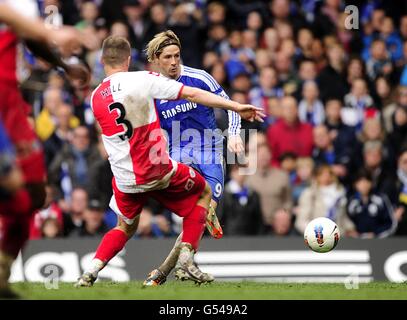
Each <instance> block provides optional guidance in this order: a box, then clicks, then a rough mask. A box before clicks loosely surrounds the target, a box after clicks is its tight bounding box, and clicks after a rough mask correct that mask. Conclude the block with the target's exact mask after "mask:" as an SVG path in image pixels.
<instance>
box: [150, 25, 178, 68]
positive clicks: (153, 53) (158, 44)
mask: <svg viewBox="0 0 407 320" xmlns="http://www.w3.org/2000/svg"><path fill="white" fill-rule="evenodd" d="M170 45H176V46H178V48H180V50H181V42H180V41H179V39H178V37H177V35H176V34H175V33H174V32H173V31H171V30H167V31H163V32H160V33H157V34H156V35H155V36H154V38H153V39H152V40H151V41H150V42H149V43H148V44H147V47H146V49H145V53H146V56H147V59H148V61H149V62H152V61H153V60H154V59H155V58H156V57H159V56H160V54H161V53H162V52H163V50H164V48H165V47H168V46H170Z"/></svg>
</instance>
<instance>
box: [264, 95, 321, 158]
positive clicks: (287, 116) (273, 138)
mask: <svg viewBox="0 0 407 320" xmlns="http://www.w3.org/2000/svg"><path fill="white" fill-rule="evenodd" d="M281 104H282V109H283V112H282V119H280V120H278V121H277V122H276V123H275V124H273V125H272V126H270V127H269V128H268V130H267V138H268V142H269V145H270V148H271V152H272V155H273V156H272V160H271V163H272V165H274V166H278V165H279V163H280V160H279V159H280V156H281V155H282V154H283V153H285V152H293V153H295V154H296V155H297V156H298V157H309V156H311V154H312V147H313V138H312V126H311V125H310V124H308V123H301V122H300V121H299V120H298V108H297V102H296V100H295V99H294V98H293V97H284V98H283V99H282V100H281Z"/></svg>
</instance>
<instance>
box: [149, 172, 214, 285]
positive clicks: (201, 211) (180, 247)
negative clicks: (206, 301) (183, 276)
mask: <svg viewBox="0 0 407 320" xmlns="http://www.w3.org/2000/svg"><path fill="white" fill-rule="evenodd" d="M155 198H156V199H157V200H158V201H160V202H161V203H163V204H164V205H166V206H167V208H168V209H170V210H172V211H173V212H175V213H176V214H178V215H180V216H181V217H183V218H184V220H183V232H182V233H181V235H180V236H179V237H178V239H177V242H176V245H175V246H174V248H173V250H172V251H171V254H170V255H169V257H167V259H166V260H165V261H164V263H163V264H162V265H161V266H160V267H159V268H158V269H155V270H153V271H152V272H151V273H150V274H149V276H148V278H147V280H146V281H145V282H144V285H147V286H148V285H152V286H153V285H158V284H162V283H163V282H164V281H165V278H166V276H167V275H168V274H169V272H170V271H171V270H172V269H173V268H174V266H175V264H176V263H177V261H178V260H179V261H180V267H181V268H182V269H183V270H185V272H187V273H188V274H189V275H190V276H191V278H193V279H194V281H196V282H200V283H202V282H210V281H213V277H212V276H210V275H208V274H205V273H203V272H202V271H201V270H200V269H199V268H198V267H197V266H196V264H195V263H194V261H193V256H194V253H195V252H196V250H197V249H198V247H199V242H200V240H201V238H202V234H203V232H204V230H205V218H206V214H207V210H208V208H209V204H210V199H211V189H210V186H209V184H207V183H206V182H205V180H204V179H203V178H202V177H201V176H200V175H199V174H198V173H197V172H196V171H195V170H193V169H192V168H189V167H188V166H186V165H183V164H178V170H177V174H176V175H175V176H174V178H173V180H172V181H171V184H170V186H169V187H168V188H167V189H166V192H160V193H157V194H156V196H155ZM191 207H192V210H191Z"/></svg>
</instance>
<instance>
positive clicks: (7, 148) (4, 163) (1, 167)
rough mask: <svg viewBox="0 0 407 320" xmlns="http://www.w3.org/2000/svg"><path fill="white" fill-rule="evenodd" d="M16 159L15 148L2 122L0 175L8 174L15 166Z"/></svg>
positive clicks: (0, 132) (0, 129) (0, 126)
mask: <svg viewBox="0 0 407 320" xmlns="http://www.w3.org/2000/svg"><path fill="white" fill-rule="evenodd" d="M14 160H15V155H14V149H13V146H12V144H11V142H10V139H9V137H8V136H7V133H6V131H5V130H4V127H3V124H2V123H1V122H0V176H5V175H7V174H8V173H9V172H10V170H11V168H12V167H13V164H14Z"/></svg>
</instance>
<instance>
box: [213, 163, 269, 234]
mask: <svg viewBox="0 0 407 320" xmlns="http://www.w3.org/2000/svg"><path fill="white" fill-rule="evenodd" d="M239 170H240V168H239V166H237V165H232V168H231V170H230V178H231V179H230V181H229V182H228V183H227V184H226V186H225V193H224V195H223V198H222V200H221V202H220V205H219V210H218V215H219V219H220V221H221V224H222V227H223V232H224V235H232V236H233V235H235V236H237V235H240V236H244V235H259V234H261V233H263V232H264V231H265V230H264V229H265V227H264V225H263V218H262V217H263V215H262V212H261V204H260V197H259V195H258V193H257V192H256V191H254V189H252V188H250V187H248V186H247V184H246V179H247V177H246V176H245V175H243V174H240V173H239Z"/></svg>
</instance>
